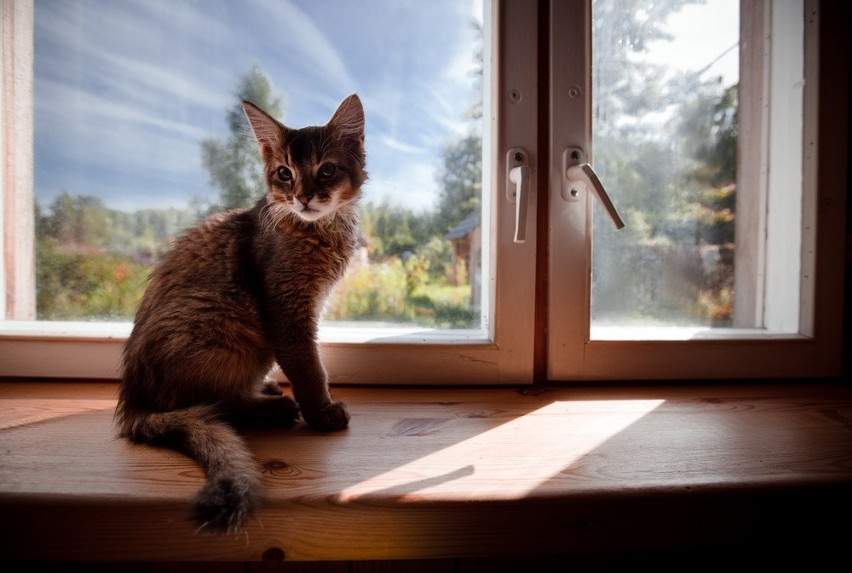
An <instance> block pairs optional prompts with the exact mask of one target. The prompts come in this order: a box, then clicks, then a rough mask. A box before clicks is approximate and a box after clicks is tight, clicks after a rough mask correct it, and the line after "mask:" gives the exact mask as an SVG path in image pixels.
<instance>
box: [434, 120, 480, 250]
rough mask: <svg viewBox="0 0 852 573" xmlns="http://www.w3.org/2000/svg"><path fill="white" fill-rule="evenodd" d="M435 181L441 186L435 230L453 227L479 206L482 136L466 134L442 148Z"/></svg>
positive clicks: (442, 230)
mask: <svg viewBox="0 0 852 573" xmlns="http://www.w3.org/2000/svg"><path fill="white" fill-rule="evenodd" d="M442 162H443V166H442V167H441V170H440V172H439V173H440V174H439V177H438V182H439V184H440V186H441V191H440V197H439V198H438V213H437V214H436V215H435V222H434V227H433V228H434V229H435V232H436V233H441V234H443V233H446V232H447V231H449V230H450V229H452V228H453V226H454V225H455V224H456V223H458V222H459V221H461V220H462V219H464V218H465V217H467V216H468V215H470V214H471V213H473V212H474V211H476V210H477V209H480V205H481V203H482V201H481V195H482V137H481V136H479V135H476V134H470V135H468V136H466V137H463V138H462V139H460V140H458V141H455V142H452V143H450V144H449V145H447V147H446V148H445V149H444V155H443V157H442Z"/></svg>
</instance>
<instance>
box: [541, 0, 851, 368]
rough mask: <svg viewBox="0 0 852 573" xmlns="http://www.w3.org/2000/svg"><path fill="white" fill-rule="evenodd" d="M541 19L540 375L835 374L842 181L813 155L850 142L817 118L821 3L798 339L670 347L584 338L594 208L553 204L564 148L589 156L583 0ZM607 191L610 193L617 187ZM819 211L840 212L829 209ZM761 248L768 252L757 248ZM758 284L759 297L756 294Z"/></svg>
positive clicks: (735, 338) (729, 332)
mask: <svg viewBox="0 0 852 573" xmlns="http://www.w3.org/2000/svg"><path fill="white" fill-rule="evenodd" d="M746 4H747V3H746ZM769 5H770V0H766V2H764V4H763V6H762V7H763V8H764V9H766V7H768V6H769ZM549 15H550V18H549V26H550V28H549V40H550V70H549V74H550V78H551V84H550V86H551V87H550V94H549V98H550V100H549V101H550V105H549V113H550V125H551V126H560V129H558V130H557V129H554V130H553V131H552V132H551V133H550V160H549V161H550V189H549V197H548V208H549V213H548V220H549V233H548V243H549V245H550V252H549V257H548V266H549V271H548V285H550V288H549V292H548V310H549V315H548V338H547V357H548V358H547V378H548V379H549V380H554V381H557V380H562V381H576V380H648V379H657V380H660V379H743V378H766V377H777V378H790V377H804V376H808V377H811V376H816V377H835V376H839V375H840V371H841V363H842V337H843V332H842V315H841V313H840V312H839V311H838V309H840V308H842V304H843V277H842V273H838V269H842V268H843V241H842V240H841V237H843V233H844V221H843V216H844V213H845V211H844V209H842V208H839V207H840V206H842V205H844V204H845V193H846V189H845V186H844V184H845V181H846V180H845V176H846V174H845V170H844V169H843V167H842V166H841V165H839V164H837V158H836V157H833V154H832V157H828V156H824V155H823V154H822V153H821V152H822V151H823V150H825V149H827V148H828V147H829V146H832V145H840V146H841V148H842V149H845V148H846V142H845V140H844V139H843V138H844V137H845V135H846V134H845V131H843V129H844V128H845V123H843V122H835V123H834V124H832V123H826V117H825V116H824V115H820V110H821V106H820V100H821V98H822V95H823V94H822V92H820V90H819V80H820V73H819V72H820V69H819V68H820V65H821V61H820V58H819V55H820V53H819V41H820V36H819V30H820V4H819V2H818V1H817V0H805V5H804V14H803V18H804V20H805V24H804V26H805V30H804V68H805V93H804V101H805V103H804V127H803V129H804V134H803V137H804V143H803V149H804V150H805V151H804V157H803V166H802V169H803V203H802V225H801V232H802V247H801V258H802V266H801V270H800V273H799V281H800V285H801V289H800V293H801V294H800V297H801V300H800V305H799V310H800V315H799V321H798V322H799V328H798V332H795V333H785V332H777V331H770V330H763V329H749V330H745V329H706V330H701V331H699V332H696V333H693V334H690V335H688V336H686V337H685V339H680V340H677V339H670V340H666V339H665V338H667V336H665V335H663V336H661V337H660V338H662V339H659V340H650V339H647V338H645V339H640V337H639V336H637V337H636V339H635V340H629V338H630V337H629V336H626V337H623V339H619V340H615V339H608V340H604V339H594V338H593V337H592V336H591V316H590V309H591V252H592V244H591V243H592V220H593V216H592V215H593V208H594V207H593V204H592V198H591V196H589V195H587V197H586V199H585V201H584V202H580V203H573V204H572V203H566V202H565V201H563V200H562V198H561V196H560V190H561V185H562V153H563V150H565V149H566V148H567V147H569V146H574V147H580V148H582V149H584V150H586V152H587V154H588V155H590V156H593V150H591V61H592V59H591V30H592V23H591V0H571V1H570V2H558V1H551V2H550V14H549ZM578 15H581V17H577V16H578ZM805 16H807V17H805ZM759 32H760V33H763V30H762V29H761V30H759ZM762 49H763V47H762V46H761V50H762ZM570 62H575V63H576V62H582V69H583V71H582V73H579V72H577V71H576V68H573V69H572V68H571V67H570V66H569V64H570ZM568 70H571V71H568ZM760 87H762V86H760ZM572 91H573V94H572ZM578 95H579V97H578ZM838 123H840V124H841V125H838ZM604 183H605V182H604ZM610 193H611V194H614V195H616V192H615V190H610ZM616 198H617V195H616ZM763 201H764V203H765V198H764V199H763ZM820 205H835V206H837V207H838V208H835V209H831V210H829V209H825V208H819V206H820ZM554 245H559V246H560V249H559V250H557V249H555V248H554ZM760 248H765V243H764V244H762V245H760ZM754 252H759V251H757V250H755V251H754ZM761 256H762V255H761ZM754 286H755V288H757V289H759V288H761V286H762V285H760V284H755V285H754ZM673 330H674V329H673ZM680 334H681V335H683V333H682V332H681V333H680ZM673 338H674V337H673Z"/></svg>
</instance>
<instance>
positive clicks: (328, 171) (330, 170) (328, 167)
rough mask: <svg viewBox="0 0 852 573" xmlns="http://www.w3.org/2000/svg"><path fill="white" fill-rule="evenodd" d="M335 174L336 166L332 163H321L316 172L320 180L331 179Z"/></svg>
mask: <svg viewBox="0 0 852 573" xmlns="http://www.w3.org/2000/svg"><path fill="white" fill-rule="evenodd" d="M335 173H337V165H334V164H332V163H323V164H322V165H321V166H320V168H319V171H317V177H319V178H320V179H331V178H332V177H334V174H335Z"/></svg>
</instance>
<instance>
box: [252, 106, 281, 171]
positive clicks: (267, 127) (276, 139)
mask: <svg viewBox="0 0 852 573" xmlns="http://www.w3.org/2000/svg"><path fill="white" fill-rule="evenodd" d="M243 111H244V112H245V114H246V118H247V119H248V121H249V125H251V130H252V131H253V132H254V137H255V139H256V140H257V145H258V146H259V147H260V155H261V157H263V159H264V160H268V159H269V158H270V157H271V156H272V150H273V149H277V148H279V147H281V146H282V144H283V143H284V141H283V140H284V126H282V125H281V124H280V123H278V122H277V121H276V120H275V119H273V117H272V116H271V115H269V114H268V113H266V112H265V111H263V110H262V109H260V108H259V107H257V106H256V105H254V104H253V103H251V102H249V101H244V102H243Z"/></svg>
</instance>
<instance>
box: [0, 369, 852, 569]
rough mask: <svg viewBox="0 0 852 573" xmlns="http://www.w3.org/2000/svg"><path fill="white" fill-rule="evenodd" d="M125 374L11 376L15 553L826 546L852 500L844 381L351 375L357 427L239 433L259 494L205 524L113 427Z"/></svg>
mask: <svg viewBox="0 0 852 573" xmlns="http://www.w3.org/2000/svg"><path fill="white" fill-rule="evenodd" d="M115 391H116V386H115V384H113V383H104V382H91V383H83V382H70V381H69V382H61V381H56V382H24V381H4V382H0V515H1V516H2V519H0V523H2V525H1V526H0V527H2V532H0V539H2V541H0V547H2V554H3V557H4V558H5V559H12V560H30V559H37V560H47V561H53V560H85V561H95V560H111V561H147V560H154V561H178V560H192V561H207V560H221V561H258V560H270V559H273V560H277V559H286V560H311V561H329V560H379V559H426V558H453V557H477V556H498V555H548V554H560V555H589V554H595V553H596V552H598V553H603V552H617V551H637V550H641V551H646V550H667V549H684V548H697V549H700V548H702V547H753V548H754V547H761V546H762V544H766V545H767V546H769V545H771V546H773V547H776V549H777V548H778V547H793V546H795V547H798V548H800V549H802V550H807V551H814V550H817V551H822V552H830V551H832V550H833V549H834V548H835V547H836V546H835V543H839V542H840V540H841V539H843V540H845V533H843V532H844V531H846V530H847V529H846V528H847V526H846V525H843V524H844V523H845V524H848V519H849V516H850V511H849V510H850V502H849V501H848V499H850V497H852V496H849V495H848V494H849V493H850V489H852V388H850V387H848V386H841V385H832V384H818V383H801V384H789V383H786V384H779V385H769V384H759V385H755V384H748V385H731V384H706V385H701V386H696V385H692V386H672V385H667V386H655V387H647V386H642V387H628V386H620V387H604V386H595V387H589V386H585V387H579V388H575V387H562V388H548V389H537V388H535V389H533V388H528V389H521V390H517V389H505V388H500V389H489V388H479V389H410V388H407V389H394V388H355V387H340V388H335V389H334V393H335V395H336V397H338V398H340V399H343V400H345V401H347V402H348V404H349V406H350V411H351V412H352V415H353V416H352V422H351V427H350V429H349V430H347V431H345V432H341V433H336V434H318V433H314V432H312V431H310V430H308V429H307V428H305V427H304V426H302V425H297V426H296V427H295V428H293V429H290V430H255V431H250V432H247V434H246V435H247V439H248V441H249V443H250V445H251V447H252V449H253V451H254V452H255V453H256V456H257V459H258V462H259V463H260V464H261V465H262V467H263V468H264V476H265V479H264V486H265V492H264V501H263V507H262V509H261V510H260V512H259V513H258V515H257V516H256V518H255V519H253V520H251V521H250V523H249V524H248V527H247V530H246V532H245V533H243V534H241V535H236V536H225V537H213V536H208V535H198V534H195V533H194V531H193V528H192V526H191V524H190V523H189V522H188V521H187V520H186V516H187V511H188V502H189V499H190V497H191V496H192V495H193V494H194V493H195V491H196V490H197V489H198V488H199V487H200V486H201V484H202V482H203V476H202V473H201V471H200V470H199V469H198V468H197V466H196V465H195V464H194V463H193V462H192V461H190V460H189V459H187V458H185V457H183V456H181V455H180V454H177V453H174V452H171V451H168V450H161V449H156V448H152V447H147V446H139V445H131V444H128V443H126V442H125V441H124V440H120V439H117V438H116V437H115V430H114V426H113V419H112V416H113V408H114V406H115V399H114V397H115ZM838 520H839V521H838ZM841 533H843V535H842V536H841ZM843 542H844V543H845V541H843ZM785 544H789V545H785ZM838 551H839V550H838Z"/></svg>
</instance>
